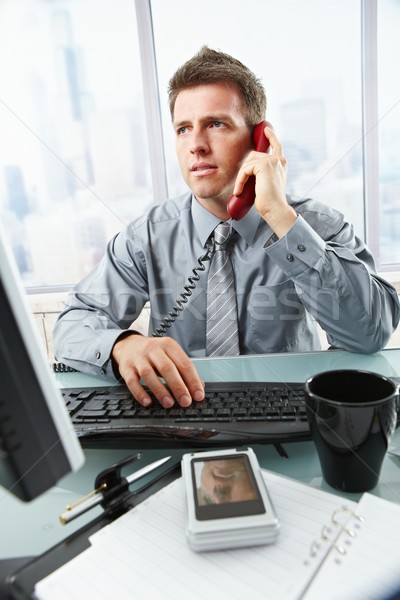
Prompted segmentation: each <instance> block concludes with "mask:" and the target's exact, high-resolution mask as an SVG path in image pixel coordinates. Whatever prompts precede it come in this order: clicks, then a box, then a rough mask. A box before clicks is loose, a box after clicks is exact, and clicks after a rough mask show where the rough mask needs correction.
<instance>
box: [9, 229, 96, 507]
mask: <svg viewBox="0 0 400 600" xmlns="http://www.w3.org/2000/svg"><path fill="white" fill-rule="evenodd" d="M83 462H84V455H83V451H82V448H81V446H80V443H79V441H78V439H77V437H76V434H75V431H74V429H73V425H72V423H71V420H70V417H69V415H68V413H67V410H66V408H65V406H64V402H63V400H62V397H61V393H60V391H59V389H58V387H57V384H56V381H55V378H54V375H53V374H52V373H51V370H50V365H49V363H48V361H47V359H46V356H45V350H44V345H43V343H42V342H41V340H40V339H39V331H38V329H37V326H36V324H35V322H34V320H33V317H32V315H31V312H30V310H29V307H28V303H27V298H26V293H25V290H24V289H23V287H22V282H21V280H20V277H19V273H18V271H17V267H16V264H15V261H14V257H13V255H12V253H11V250H10V247H9V245H8V244H7V241H6V239H5V234H4V232H3V231H2V230H1V227H0V486H3V488H5V490H7V491H8V492H11V493H12V494H14V495H15V496H17V497H18V498H20V499H21V500H26V501H27V500H33V499H34V498H36V497H37V496H39V495H40V494H41V493H43V492H45V491H46V490H48V489H49V488H51V487H53V486H54V485H55V484H56V483H57V482H58V481H59V480H60V479H61V478H62V477H63V476H64V475H67V474H68V473H70V472H72V471H76V470H78V469H79V468H80V467H81V466H82V464H83ZM2 492H4V490H2V488H1V487H0V497H1V496H2Z"/></svg>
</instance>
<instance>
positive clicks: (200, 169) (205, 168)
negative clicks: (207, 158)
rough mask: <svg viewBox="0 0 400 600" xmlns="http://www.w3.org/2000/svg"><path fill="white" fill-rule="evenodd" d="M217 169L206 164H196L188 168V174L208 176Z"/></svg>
mask: <svg viewBox="0 0 400 600" xmlns="http://www.w3.org/2000/svg"><path fill="white" fill-rule="evenodd" d="M216 169H217V167H216V166H214V165H210V164H208V163H196V164H194V165H192V166H191V167H190V172H191V173H194V174H196V175H209V174H210V173H214V172H215V171H216Z"/></svg>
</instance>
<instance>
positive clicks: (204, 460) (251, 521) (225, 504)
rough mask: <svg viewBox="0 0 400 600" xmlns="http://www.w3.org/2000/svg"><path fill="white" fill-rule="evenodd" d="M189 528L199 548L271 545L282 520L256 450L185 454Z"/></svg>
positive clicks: (190, 539)
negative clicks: (274, 505) (276, 511)
mask: <svg viewBox="0 0 400 600" xmlns="http://www.w3.org/2000/svg"><path fill="white" fill-rule="evenodd" d="M182 476H183V481H184V488H185V499H186V511H185V528H186V538H187V541H188V544H189V546H190V547H191V548H192V549H193V550H195V551H198V552H200V551H209V550H221V549H225V548H235V547H243V546H254V545H262V544H271V543H273V542H274V541H275V540H276V539H277V536H278V533H279V528H280V525H279V520H278V517H277V515H276V513H275V510H274V508H273V505H272V502H271V499H270V497H269V494H268V490H267V488H266V485H265V482H264V479H263V477H262V474H261V470H260V466H259V464H258V460H257V457H256V455H255V453H254V451H253V450H252V449H249V448H246V449H233V450H218V451H213V452H196V453H191V454H185V455H184V456H183V457H182Z"/></svg>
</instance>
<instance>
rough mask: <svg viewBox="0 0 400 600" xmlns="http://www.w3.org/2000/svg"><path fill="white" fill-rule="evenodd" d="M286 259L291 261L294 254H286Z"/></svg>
mask: <svg viewBox="0 0 400 600" xmlns="http://www.w3.org/2000/svg"><path fill="white" fill-rule="evenodd" d="M286 259H287V260H288V261H289V262H293V261H294V256H293V254H286Z"/></svg>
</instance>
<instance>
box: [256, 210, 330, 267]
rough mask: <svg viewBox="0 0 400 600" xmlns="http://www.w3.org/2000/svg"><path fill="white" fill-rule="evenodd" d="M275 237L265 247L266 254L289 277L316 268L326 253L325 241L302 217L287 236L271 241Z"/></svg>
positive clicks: (298, 218) (299, 217)
mask: <svg viewBox="0 0 400 600" xmlns="http://www.w3.org/2000/svg"><path fill="white" fill-rule="evenodd" d="M274 235H275V234H274ZM273 237H274V236H271V238H269V240H268V241H267V242H266V244H265V245H264V250H265V253H266V254H267V255H268V256H269V257H270V258H271V259H272V260H273V261H274V262H275V263H276V264H277V265H278V266H279V267H280V268H281V269H282V271H283V272H284V273H285V274H286V275H287V276H288V277H295V276H296V275H300V274H301V273H303V272H304V271H305V270H307V269H309V268H314V267H315V265H316V263H317V262H318V261H319V260H320V259H321V258H322V257H323V255H324V252H325V241H324V240H323V239H322V238H321V237H320V236H319V235H318V234H317V233H316V232H315V231H314V229H313V228H312V227H311V226H310V225H309V224H308V223H307V222H306V221H305V220H304V219H303V217H302V216H300V215H299V216H298V217H297V219H296V221H295V222H294V224H293V225H292V227H291V228H290V229H289V231H288V232H287V234H286V235H284V236H283V237H282V238H280V239H276V241H271V239H272V238H273ZM275 237H276V236H275Z"/></svg>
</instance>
